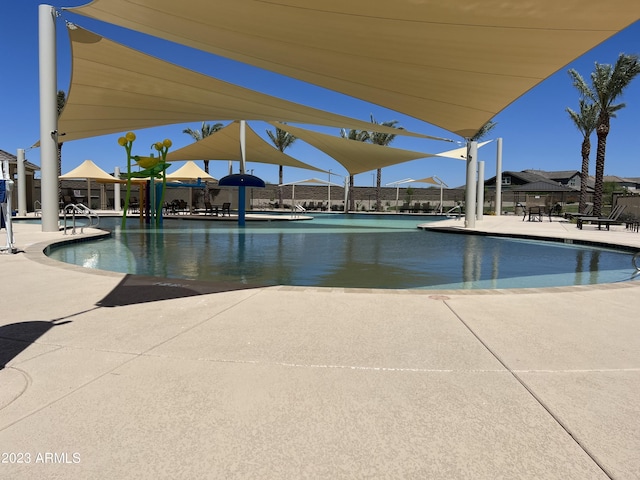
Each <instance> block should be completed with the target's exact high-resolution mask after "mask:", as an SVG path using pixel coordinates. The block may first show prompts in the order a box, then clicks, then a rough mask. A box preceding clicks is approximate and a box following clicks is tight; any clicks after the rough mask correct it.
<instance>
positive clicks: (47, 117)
mask: <svg viewBox="0 0 640 480" xmlns="http://www.w3.org/2000/svg"><path fill="white" fill-rule="evenodd" d="M38 35H39V37H38V50H39V62H40V74H39V76H40V173H41V180H40V201H41V203H42V231H43V232H57V231H58V209H59V205H58V101H57V87H58V85H57V74H56V11H55V9H54V8H53V7H52V6H51V5H39V6H38Z"/></svg>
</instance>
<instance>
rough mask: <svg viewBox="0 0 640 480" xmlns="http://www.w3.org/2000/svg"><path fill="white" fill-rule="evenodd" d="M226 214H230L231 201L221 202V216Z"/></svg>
mask: <svg viewBox="0 0 640 480" xmlns="http://www.w3.org/2000/svg"><path fill="white" fill-rule="evenodd" d="M225 213H226V214H227V215H228V216H231V203H230V202H226V203H223V204H222V216H223V217H224V214H225Z"/></svg>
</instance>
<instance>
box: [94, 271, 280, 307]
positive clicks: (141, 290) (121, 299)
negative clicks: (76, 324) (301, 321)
mask: <svg viewBox="0 0 640 480" xmlns="http://www.w3.org/2000/svg"><path fill="white" fill-rule="evenodd" d="M266 286H268V285H248V284H244V283H232V282H220V283H212V282H199V281H197V280H183V279H170V278H161V277H147V276H141V275H127V276H125V277H124V278H123V279H122V281H121V282H120V283H119V284H118V285H116V287H115V288H114V289H113V290H111V292H109V293H108V294H107V296H106V297H104V298H103V299H102V300H100V301H99V302H97V303H96V305H97V306H99V307H121V306H125V305H135V304H139V303H147V302H156V301H159V300H170V299H173V298H185V297H194V296H197V295H208V294H210V293H220V292H232V291H235V290H248V289H252V288H263V287H266Z"/></svg>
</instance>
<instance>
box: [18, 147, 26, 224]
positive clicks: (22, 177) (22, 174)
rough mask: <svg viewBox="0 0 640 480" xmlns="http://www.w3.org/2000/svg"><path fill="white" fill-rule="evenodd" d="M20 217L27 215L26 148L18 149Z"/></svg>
mask: <svg viewBox="0 0 640 480" xmlns="http://www.w3.org/2000/svg"><path fill="white" fill-rule="evenodd" d="M17 158H18V160H17V161H18V215H20V216H22V217H24V216H25V215H26V214H27V173H26V169H25V168H24V148H19V149H18V155H17Z"/></svg>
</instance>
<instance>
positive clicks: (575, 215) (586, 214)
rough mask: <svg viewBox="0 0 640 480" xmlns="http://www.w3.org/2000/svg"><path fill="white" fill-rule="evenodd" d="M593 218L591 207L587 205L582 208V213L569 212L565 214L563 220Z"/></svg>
mask: <svg viewBox="0 0 640 480" xmlns="http://www.w3.org/2000/svg"><path fill="white" fill-rule="evenodd" d="M592 216H593V205H587V206H586V207H585V208H584V212H582V213H580V212H578V213H570V212H566V213H565V214H564V218H566V219H569V220H571V219H573V218H579V217H592Z"/></svg>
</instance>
